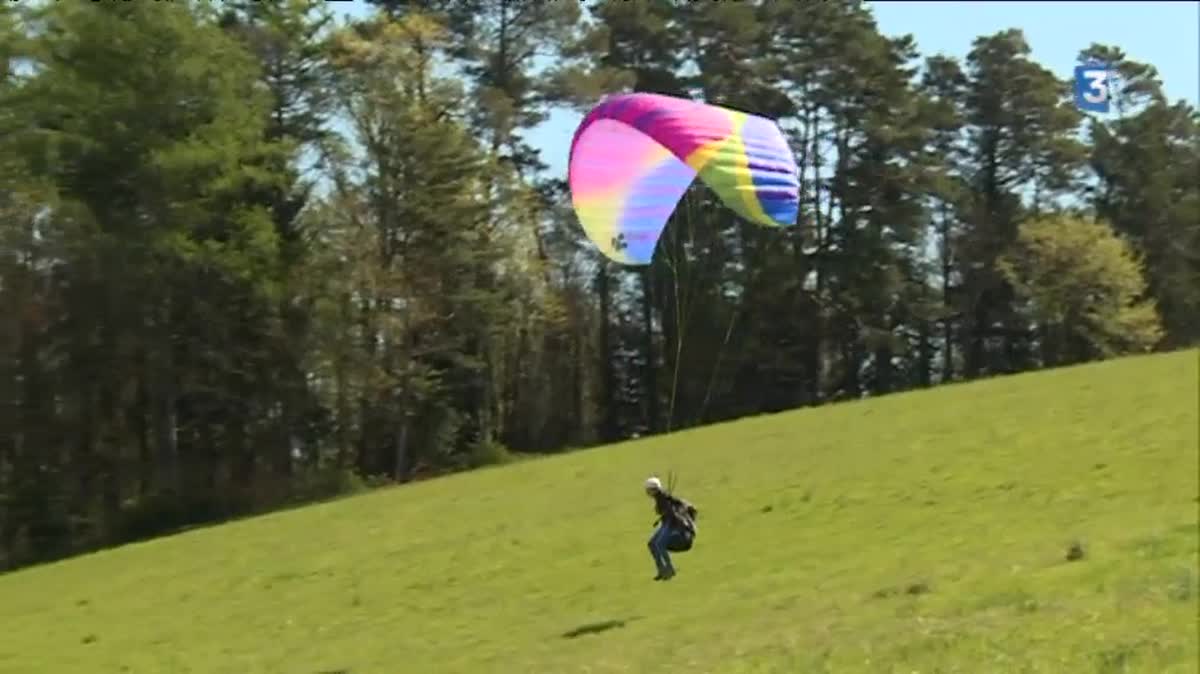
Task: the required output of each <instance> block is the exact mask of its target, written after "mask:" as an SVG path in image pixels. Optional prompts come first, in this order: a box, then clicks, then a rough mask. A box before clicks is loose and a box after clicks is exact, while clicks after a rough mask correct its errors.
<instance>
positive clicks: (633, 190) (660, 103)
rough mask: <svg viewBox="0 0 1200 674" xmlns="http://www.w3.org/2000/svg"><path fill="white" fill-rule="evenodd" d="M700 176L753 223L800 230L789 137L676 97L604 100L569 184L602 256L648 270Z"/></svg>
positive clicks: (584, 129) (587, 123)
mask: <svg viewBox="0 0 1200 674" xmlns="http://www.w3.org/2000/svg"><path fill="white" fill-rule="evenodd" d="M697 175H699V177H700V179H701V180H702V181H704V183H705V184H707V185H708V186H709V187H710V188H711V189H712V190H713V191H714V192H715V193H716V194H717V196H718V197H720V198H721V200H722V201H723V203H725V205H726V206H728V207H729V208H730V209H732V210H733V211H735V212H736V213H738V214H739V215H741V216H742V217H744V218H746V219H747V220H750V221H751V222H754V223H756V224H759V225H763V226H767V227H780V226H788V225H792V224H795V222H796V218H797V217H798V214H799V210H800V209H799V176H798V171H797V168H796V161H795V158H794V157H793V155H792V151H791V148H790V147H789V146H788V144H787V141H786V139H785V138H784V136H783V133H782V132H781V131H780V130H779V127H778V126H776V125H775V123H774V122H772V121H771V120H768V119H765V118H763V117H757V116H754V115H749V114H746V113H743V112H738V111H736V110H729V109H727V108H721V107H717V106H714V105H706V104H704V103H699V102H696V101H690V100H686V99H681V98H674V97H671V96H662V95H658V94H645V93H634V94H623V95H619V96H611V97H609V98H606V99H604V100H603V101H602V102H601V103H600V104H599V105H597V106H596V107H595V108H593V109H592V111H591V112H590V113H588V115H587V116H586V117H585V118H584V119H583V122H581V123H580V125H579V128H578V129H577V130H576V132H575V137H574V139H573V140H572V143H571V155H570V161H569V163H568V175H567V180H568V183H569V184H570V188H571V199H572V202H573V204H574V207H575V212H576V214H577V215H578V216H579V220H580V223H581V224H582V225H583V228H584V231H585V232H586V233H587V235H588V237H589V238H590V239H591V240H592V241H593V242H594V243H595V244H596V246H597V247H598V248H600V250H601V251H602V252H603V253H604V254H605V255H606V256H607V257H609V258H610V259H612V260H615V261H617V262H620V263H623V264H631V265H644V264H649V263H650V261H651V259H652V258H653V256H654V249H655V247H656V246H657V244H658V239H659V237H660V236H661V235H662V231H663V229H664V228H665V227H666V224H667V220H668V219H669V217H670V215H671V213H672V211H674V210H675V207H676V205H677V204H678V203H679V199H680V197H682V196H683V193H684V192H685V191H686V190H687V188H688V185H690V184H691V183H692V181H693V180H695V178H696V176H697Z"/></svg>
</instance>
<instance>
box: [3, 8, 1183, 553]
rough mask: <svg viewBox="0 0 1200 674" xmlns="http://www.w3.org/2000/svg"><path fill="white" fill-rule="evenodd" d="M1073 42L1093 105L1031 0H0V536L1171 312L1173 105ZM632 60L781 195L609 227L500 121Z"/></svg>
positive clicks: (224, 504)
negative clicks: (731, 115)
mask: <svg viewBox="0 0 1200 674" xmlns="http://www.w3.org/2000/svg"><path fill="white" fill-rule="evenodd" d="M1079 57H1080V60H1081V61H1082V60H1085V59H1088V58H1100V59H1104V60H1107V61H1109V62H1111V63H1114V64H1115V67H1116V68H1117V69H1118V70H1119V71H1120V72H1121V74H1122V77H1123V81H1124V82H1125V88H1124V91H1123V92H1122V94H1121V96H1120V98H1119V101H1118V109H1117V111H1116V113H1115V114H1113V115H1110V116H1106V117H1103V118H1089V117H1086V116H1084V115H1082V114H1081V113H1079V112H1078V111H1076V110H1075V108H1074V106H1073V104H1072V100H1071V92H1070V83H1069V82H1068V81H1066V80H1065V79H1063V78H1061V77H1060V76H1059V75H1058V74H1056V73H1054V72H1051V71H1049V70H1048V69H1046V68H1045V67H1043V66H1042V65H1040V64H1039V63H1037V62H1036V61H1035V60H1033V59H1032V58H1031V55H1030V49H1029V46H1028V44H1027V43H1026V41H1025V39H1024V38H1023V36H1022V34H1021V31H1020V30H1017V29H1011V30H1006V31H1002V32H999V33H996V34H994V35H986V36H981V37H979V38H977V39H976V40H975V41H974V43H973V45H972V49H971V51H970V53H969V54H968V55H967V56H966V58H965V59H964V60H958V59H954V58H949V57H946V56H941V55H938V56H924V57H923V56H922V55H921V54H920V52H919V50H918V46H917V44H916V43H915V41H914V39H913V38H912V37H911V36H901V37H888V36H885V35H883V34H881V33H880V32H879V30H878V27H877V26H876V24H875V22H874V20H873V18H872V15H871V12H870V10H869V9H868V8H867V7H865V6H864V5H862V4H861V3H857V2H848V1H845V0H841V1H831V2H821V3H782V2H769V1H750V0H747V1H745V2H738V3H688V2H668V1H666V0H662V1H653V0H648V1H646V2H636V3H598V4H595V5H592V6H588V7H583V6H582V5H581V4H580V3H575V2H522V3H513V2H507V1H505V0H425V1H415V0H410V1H404V0H375V2H374V6H373V14H372V15H371V16H369V17H368V18H365V19H362V20H357V21H340V20H335V18H334V17H333V16H332V15H331V14H330V13H329V12H328V10H327V9H326V8H325V6H324V3H319V2H309V1H305V0H278V1H276V2H244V3H236V2H226V3H219V4H208V3H170V2H166V3H154V4H151V5H147V4H138V3H116V4H109V3H102V4H94V3H33V4H13V3H3V4H0V569H4V568H15V567H17V566H21V565H25V564H29V563H34V562H38V561H42V560H47V559H53V558H58V557H62V556H66V555H70V554H76V553H79V552H82V551H86V550H91V549H95V548H98V547H102V546H105V545H111V544H115V543H120V542H123V541H129V540H134V539H139V538H144V537H148V536H154V535H158V534H161V533H164V532H167V531H171V530H175V529H178V528H180V527H183V526H188V525H194V524H200V523H205V522H212V521H217V520H221V519H224V518H229V517H234V516H238V515H243V514H247V513H253V512H261V511H263V510H266V509H270V508H276V507H280V506H282V505H285V504H290V503H296V502H303V501H310V500H314V499H319V498H326V497H329V496H332V495H335V494H338V493H343V492H346V491H350V490H355V489H360V488H364V487H365V486H369V485H371V484H376V483H382V482H404V481H408V480H412V479H418V478H421V477H424V476H429V475H435V474H439V473H444V472H447V471H452V470H462V469H468V468H471V467H475V466H480V465H484V464H490V463H497V462H503V461H507V460H509V459H511V458H512V456H513V455H514V453H516V452H519V453H549V452H558V451H564V450H565V449H568V448H577V447H585V446H590V445H595V444H599V443H605V442H612V441H616V440H620V439H623V438H628V437H632V436H636V435H646V434H655V433H662V432H668V431H671V430H675V429H680V428H686V427H691V426H696V425H699V424H707V423H712V422H716V421H722V420H728V419H733V418H737V417H740V416H744V415H750V414H759V413H765V412H775V411H779V410H786V409H790V408H795V407H799V406H809V405H819V404H823V403H827V402H831V401H838V400H846V399H854V398H860V397H864V396H875V395H882V394H887V393H891V392H896V391H903V390H908V389H914V388H918V387H927V386H935V385H938V384H941V383H944V382H951V381H961V380H970V379H974V378H979V377H986V376H993V375H997V374H1004V373H1013V372H1020V371H1025V370H1030V369H1036V368H1043V367H1054V366H1061V365H1067V364H1072V363H1080V362H1085V361H1089V360H1095V359H1100V358H1106V357H1111V356H1114V355H1118V354H1123V353H1132V352H1140V351H1146V350H1151V349H1170V348H1178V347H1181V346H1185V345H1190V344H1195V343H1196V342H1197V341H1200V180H1198V179H1197V178H1198V177H1200V134H1198V131H1197V130H1198V125H1197V122H1198V120H1200V117H1198V115H1197V111H1196V110H1195V108H1193V107H1192V106H1191V105H1189V104H1187V103H1186V102H1183V101H1176V102H1172V101H1170V100H1168V98H1167V97H1166V96H1165V95H1164V93H1163V90H1162V87H1161V82H1160V81H1159V79H1158V77H1157V73H1156V71H1155V69H1154V68H1153V66H1151V65H1149V64H1143V63H1137V62H1134V61H1131V60H1129V59H1128V58H1126V56H1125V55H1124V54H1123V53H1122V51H1121V50H1120V48H1119V47H1117V46H1113V45H1100V44H1092V45H1081V51H1080V53H1079ZM629 90H636V91H646V92H658V93H665V94H671V95H676V96H684V97H691V98H696V99H700V100H704V101H706V102H709V103H713V104H718V105H724V106H727V107H732V108H736V109H739V110H744V111H747V112H752V113H757V114H761V115H766V116H768V117H771V118H775V119H778V120H779V123H780V125H781V127H783V128H784V129H785V131H786V133H787V134H788V137H789V139H790V140H791V142H792V144H793V147H794V150H795V155H796V158H797V162H798V165H799V167H800V169H801V173H802V178H803V180H802V186H801V189H802V212H801V219H800V225H799V226H798V227H795V228H792V229H791V230H788V231H782V232H781V231H767V230H764V229H761V228H757V227H752V226H749V225H746V224H745V223H741V222H739V221H738V220H737V219H736V218H735V217H734V216H733V215H732V213H731V212H730V211H729V210H728V209H726V208H723V207H721V205H720V204H719V202H717V201H716V200H715V199H714V197H713V195H712V194H711V193H710V192H708V191H707V190H706V188H704V187H702V186H695V187H694V188H693V189H691V190H690V191H689V192H688V193H687V194H686V195H685V196H684V198H683V200H682V201H681V202H680V204H679V207H678V208H677V209H676V211H675V213H674V215H673V216H672V218H671V221H670V223H669V225H668V227H667V230H666V231H665V232H664V235H663V238H662V241H661V243H660V246H659V249H658V251H657V254H656V259H655V261H654V263H653V264H652V265H650V266H649V267H646V268H625V267H620V266H617V265H613V264H611V263H607V262H605V260H604V259H603V258H602V257H601V256H600V255H599V254H598V253H597V252H596V251H595V250H594V249H593V247H592V246H591V244H590V243H589V242H588V241H586V240H585V239H584V238H583V234H582V231H581V229H580V227H579V226H578V224H577V222H576V221H575V219H574V216H573V213H572V210H571V205H570V197H569V194H568V192H567V191H566V186H565V182H564V176H561V175H554V174H551V173H550V172H548V171H547V170H546V165H545V164H544V157H542V156H541V155H540V154H539V151H538V150H537V149H535V148H534V147H532V146H531V144H530V142H529V140H528V137H529V134H530V130H531V129H532V128H533V127H535V126H537V125H538V124H539V123H541V122H542V121H543V120H545V119H546V116H547V114H548V113H549V112H550V111H552V110H554V109H556V108H557V109H574V110H579V111H584V110H586V109H588V108H589V107H591V106H592V105H594V104H595V103H596V102H597V101H598V99H599V98H600V97H601V96H602V95H603V94H605V93H610V92H617V91H629ZM567 150H568V148H567V147H562V148H556V149H555V150H554V151H556V152H561V153H562V154H563V155H564V156H565V154H566V152H567ZM981 413H986V410H981ZM797 451H803V450H802V448H800V447H798V448H797Z"/></svg>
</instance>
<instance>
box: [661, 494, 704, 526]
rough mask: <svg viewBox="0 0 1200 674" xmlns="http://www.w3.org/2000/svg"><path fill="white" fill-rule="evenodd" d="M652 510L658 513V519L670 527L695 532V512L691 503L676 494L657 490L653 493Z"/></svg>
mask: <svg viewBox="0 0 1200 674" xmlns="http://www.w3.org/2000/svg"><path fill="white" fill-rule="evenodd" d="M654 510H655V512H657V513H658V518H659V521H662V522H666V523H667V524H668V525H669V526H671V527H672V528H679V529H687V530H688V531H690V532H692V533H695V532H696V515H697V512H696V507H695V506H693V505H692V504H691V503H688V502H687V501H685V500H683V499H681V498H679V497H677V496H673V495H671V494H667V493H665V492H659V493H657V494H655V495H654ZM655 524H658V522H655Z"/></svg>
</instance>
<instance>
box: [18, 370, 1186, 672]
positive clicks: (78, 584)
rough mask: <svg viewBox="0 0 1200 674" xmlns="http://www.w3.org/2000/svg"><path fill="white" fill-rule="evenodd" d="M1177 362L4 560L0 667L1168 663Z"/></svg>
mask: <svg viewBox="0 0 1200 674" xmlns="http://www.w3.org/2000/svg"><path fill="white" fill-rule="evenodd" d="M1198 355H1200V354H1198V353H1197V352H1196V351H1190V352H1184V353H1175V354H1170V355H1164V356H1153V357H1144V358H1132V359H1124V360H1118V361H1111V362H1107V363H1102V364H1098V365H1092V366H1087V367H1079V368H1070V369H1063V370H1058V371H1053V372H1044V373H1037V374H1030V375H1023V376H1017V377H1007V378H1000V379H995V380H991V381H986V382H979V383H974V384H966V385H955V386H949V387H943V388H939V389H935V390H931V391H924V392H918V393H911V394H906V395H897V396H892V397H887V398H882V399H878V400H872V401H864V402H856V403H850V404H842V405H835V406H830V407H825V408H820V409H812V410H801V411H796V412H790V413H785V414H778V415H773V416H764V417H760V418H755V419H749V420H744V421H741V422H737V423H730V424H724V425H720V426H713V427H709V428H705V429H699V430H694V431H689V432H685V433H678V434H674V435H670V436H666V437H659V438H653V439H648V440H643V441H638V442H631V443H626V444H623V445H619V446H614V447H608V448H603V449H598V450H592V451H587V452H580V453H576V454H573V455H569V456H563V457H556V458H551V459H545V460H537V461H529V462H525V463H521V464H518V465H515V466H509V467H506V468H502V469H494V470H484V471H479V472H475V473H469V474H464V475H458V476H454V477H450V478H446V479H441V480H434V481H430V482H425V483H421V484H417V485H412V486H408V487H403V488H397V489H389V490H383V491H379V492H375V493H372V494H368V495H365V496H361V497H355V498H351V499H346V500H342V501H339V502H335V503H329V504H323V505H318V506H313V507H308V508H304V509H301V510H295V511H290V512H285V513H279V514H275V515H271V516H266V517H261V518H257V519H253V520H247V521H243V522H238V523H234V524H229V525H225V526H220V527H214V528H211V529H205V530H198V531H193V532H190V533H187V534H183V535H179V536H174V537H171V538H166V539H160V540H156V541H151V542H148V543H144V544H137V545H130V546H127V547H124V548H120V549H116V550H111V551H106V552H101V553H97V554H93V555H89V556H86V557H81V558H77V559H73V560H68V561H65V562H62V563H57V564H53V565H47V566H44V567H38V568H32V569H28V570H25V571H21V572H17V573H13V574H10V575H7V576H2V577H0V625H3V626H4V627H3V630H0V672H4V673H5V674H8V673H10V672H11V673H13V674H17V673H20V674H35V673H36V674H59V673H63V674H66V673H73V672H81V673H82V672H87V673H88V674H99V673H102V672H105V673H106V672H113V673H117V672H133V673H142V672H155V673H157V672H163V673H169V674H183V673H185V672H203V673H210V672H212V673H217V672H228V673H230V674H253V673H256V672H264V673H265V672H286V673H288V674H316V673H319V672H326V673H332V672H343V673H352V674H366V673H387V674H392V673H409V672H412V673H426V672H428V673H434V674H443V673H444V674H449V673H452V672H464V673H472V674H474V673H482V672H489V673H492V672H503V673H508V672H512V673H514V674H516V673H521V674H525V673H534V672H537V673H546V674H551V673H553V674H565V673H569V672H581V673H582V672H591V673H601V672H651V671H664V670H665V669H666V668H668V667H669V668H670V669H672V670H676V671H687V672H690V673H700V672H729V673H749V672H787V673H798V672H872V673H876V672H905V673H909V672H923V673H929V672H970V673H972V674H974V673H978V672H1046V673H1054V674H1062V673H1063V672H1076V673H1078V672H1153V673H1155V674H1164V673H1170V672H1178V673H1180V674H1183V673H1187V674H1192V673H1194V672H1195V671H1196V667H1197V662H1198V661H1200V650H1198V645H1197V628H1198V627H1200V626H1198V624H1197V603H1198V593H1200V587H1198V577H1197V564H1198V563H1200V556H1198V545H1200V535H1198V530H1197V526H1198V521H1197V519H1198V518H1197V513H1198V508H1200V505H1198V500H1200V465H1198V445H1200V438H1198V437H1197V433H1198V432H1200V430H1198V429H1200V418H1198V415H1200V411H1198V410H1200V401H1198V400H1197V394H1198V389H1200V372H1198V367H1197V364H1198ZM668 468H674V469H675V470H677V471H678V472H679V474H680V478H681V480H680V485H679V487H680V492H681V493H682V494H683V495H684V496H685V497H687V498H689V499H690V500H692V501H694V502H695V503H696V504H697V505H698V507H699V508H700V510H701V519H700V527H701V536H700V538H699V540H698V542H697V546H696V548H695V549H694V550H693V551H691V552H689V553H686V554H684V555H679V556H677V557H676V562H677V566H678V567H679V569H680V573H679V575H678V576H677V577H676V578H675V579H674V580H672V581H670V582H668V583H655V582H652V581H651V577H652V576H653V574H654V568H653V564H652V562H651V560H650V557H649V554H648V553H647V551H646V545H645V542H646V539H647V537H648V536H649V534H650V533H651V527H650V525H651V522H653V520H654V516H653V513H652V509H651V504H650V503H649V501H648V499H646V498H645V496H643V495H642V493H641V491H640V489H641V482H642V480H643V479H644V478H645V477H646V475H647V474H648V473H649V472H651V471H655V470H658V471H665V470H666V469H668ZM1073 542H1078V543H1080V544H1081V548H1082V555H1083V556H1082V559H1077V560H1075V561H1068V560H1067V559H1066V557H1067V556H1068V554H1067V553H1068V548H1069V547H1071V545H1072V543H1073ZM1072 556H1077V555H1072Z"/></svg>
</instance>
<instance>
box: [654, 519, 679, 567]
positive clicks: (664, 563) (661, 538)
mask: <svg viewBox="0 0 1200 674" xmlns="http://www.w3.org/2000/svg"><path fill="white" fill-rule="evenodd" d="M670 537H671V527H670V525H668V524H667V523H666V522H663V523H662V524H660V525H659V526H658V529H657V530H655V532H654V535H653V536H651V537H650V544H649V545H650V556H652V557H654V566H656V567H658V575H660V576H661V575H664V574H671V573H675V567H674V566H672V565H671V555H670V553H668V552H667V540H668V539H670Z"/></svg>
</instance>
